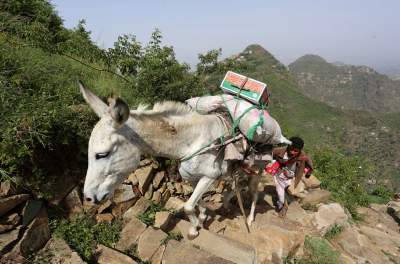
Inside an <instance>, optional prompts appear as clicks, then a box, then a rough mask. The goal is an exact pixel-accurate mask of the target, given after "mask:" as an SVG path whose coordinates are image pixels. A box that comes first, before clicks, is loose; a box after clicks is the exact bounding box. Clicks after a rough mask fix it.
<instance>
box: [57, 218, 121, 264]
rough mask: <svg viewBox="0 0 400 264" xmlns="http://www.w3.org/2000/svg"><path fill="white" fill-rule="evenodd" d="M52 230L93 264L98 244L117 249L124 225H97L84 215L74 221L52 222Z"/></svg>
mask: <svg viewBox="0 0 400 264" xmlns="http://www.w3.org/2000/svg"><path fill="white" fill-rule="evenodd" d="M50 229H51V231H52V233H53V235H55V236H56V237H59V238H62V239H64V240H65V241H66V242H67V244H68V245H69V246H70V247H71V248H72V249H73V250H75V251H76V252H77V253H78V254H79V255H80V256H81V257H82V259H83V260H85V261H87V262H90V263H92V262H93V261H94V259H93V257H94V255H93V254H94V250H95V248H96V245H97V244H102V245H104V246H107V247H110V248H114V247H115V245H116V243H117V242H118V240H119V237H120V232H121V229H122V225H121V223H120V222H118V221H114V222H112V223H98V224H97V223H96V221H95V220H94V219H93V218H92V217H89V216H87V215H83V214H82V215H79V216H77V217H75V218H73V219H72V220H65V219H61V220H58V219H56V220H51V221H50Z"/></svg>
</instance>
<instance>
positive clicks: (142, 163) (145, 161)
mask: <svg viewBox="0 0 400 264" xmlns="http://www.w3.org/2000/svg"><path fill="white" fill-rule="evenodd" d="M152 162H153V160H151V159H142V160H141V161H140V162H139V167H144V166H149V165H151V163H152Z"/></svg>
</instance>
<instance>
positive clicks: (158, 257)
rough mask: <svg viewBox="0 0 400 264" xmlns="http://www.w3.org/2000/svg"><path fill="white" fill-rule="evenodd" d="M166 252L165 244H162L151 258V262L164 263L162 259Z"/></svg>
mask: <svg viewBox="0 0 400 264" xmlns="http://www.w3.org/2000/svg"><path fill="white" fill-rule="evenodd" d="M164 252H165V245H161V246H160V247H159V248H158V249H157V250H156V252H154V254H153V256H152V257H151V259H150V263H151V264H162V259H163V256H164Z"/></svg>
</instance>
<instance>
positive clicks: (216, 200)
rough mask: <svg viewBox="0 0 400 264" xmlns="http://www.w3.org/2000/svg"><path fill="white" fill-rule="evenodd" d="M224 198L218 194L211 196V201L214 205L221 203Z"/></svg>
mask: <svg viewBox="0 0 400 264" xmlns="http://www.w3.org/2000/svg"><path fill="white" fill-rule="evenodd" d="M222 198H223V197H222V194H220V193H216V194H213V195H212V196H211V198H210V201H213V202H214V203H221V202H222Z"/></svg>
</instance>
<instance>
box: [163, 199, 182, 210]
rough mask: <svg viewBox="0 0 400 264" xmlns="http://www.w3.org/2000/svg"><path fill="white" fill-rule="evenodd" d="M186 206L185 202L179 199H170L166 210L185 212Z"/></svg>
mask: <svg viewBox="0 0 400 264" xmlns="http://www.w3.org/2000/svg"><path fill="white" fill-rule="evenodd" d="M184 205H185V202H184V201H182V200H181V199H179V198H178V197H174V196H172V197H170V198H169V199H168V201H167V203H166V204H165V208H166V209H168V210H172V211H175V212H179V211H181V210H183V206H184Z"/></svg>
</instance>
